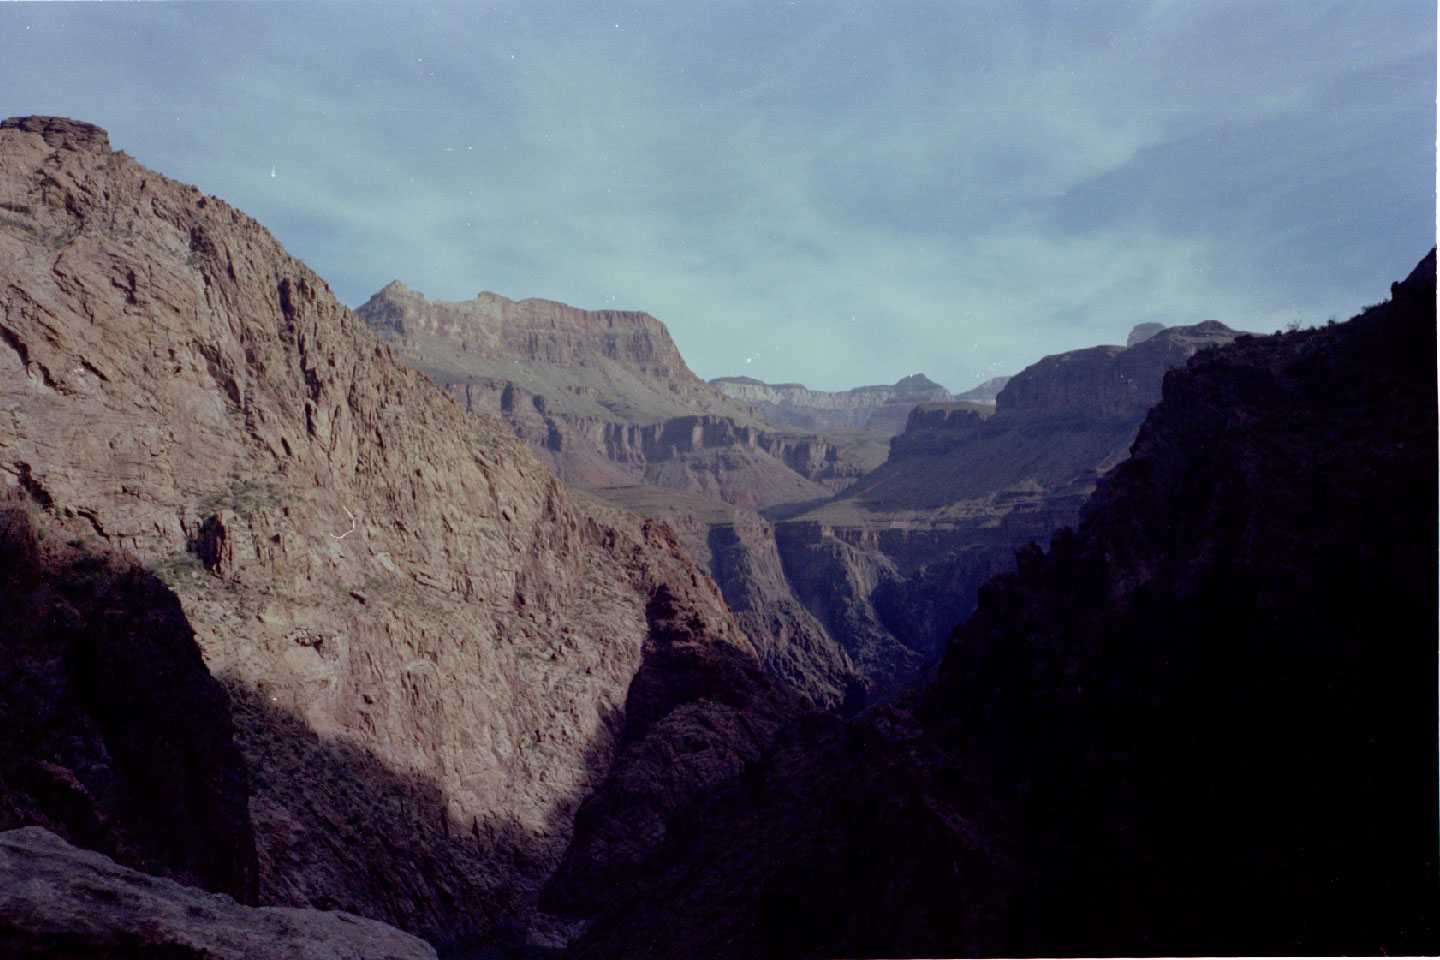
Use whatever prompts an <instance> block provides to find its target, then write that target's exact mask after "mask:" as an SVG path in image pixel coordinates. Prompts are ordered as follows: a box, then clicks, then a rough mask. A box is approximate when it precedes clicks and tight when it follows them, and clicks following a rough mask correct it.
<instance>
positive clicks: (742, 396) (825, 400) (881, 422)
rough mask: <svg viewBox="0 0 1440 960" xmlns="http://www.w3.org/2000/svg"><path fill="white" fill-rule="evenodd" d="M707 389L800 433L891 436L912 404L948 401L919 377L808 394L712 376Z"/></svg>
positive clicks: (798, 388) (797, 386) (787, 386)
mask: <svg viewBox="0 0 1440 960" xmlns="http://www.w3.org/2000/svg"><path fill="white" fill-rule="evenodd" d="M710 385H711V386H713V387H716V388H718V389H719V390H721V391H722V392H724V393H725V394H727V395H729V396H731V397H733V398H735V399H736V400H739V401H741V402H743V403H747V404H750V405H752V406H754V407H755V408H756V409H757V410H758V411H759V412H760V413H761V415H762V416H764V417H765V418H766V419H767V420H771V421H773V422H775V423H781V424H785V425H787V426H791V427H798V428H800V429H802V430H872V431H876V432H881V433H886V434H891V435H893V434H896V433H899V432H900V431H901V430H903V429H904V428H905V418H906V417H908V416H909V415H910V411H911V410H913V409H914V408H915V406H916V404H920V403H943V402H945V401H948V400H950V399H952V398H951V396H950V391H949V390H946V389H945V388H944V387H942V386H940V384H938V383H936V382H935V381H934V380H931V379H930V378H929V377H927V376H925V374H923V373H912V374H911V375H910V376H908V377H904V378H902V379H900V380H898V381H896V382H895V383H893V384H874V385H871V386H864V387H855V388H854V389H852V390H811V389H809V388H807V387H806V386H805V385H804V384H803V383H765V382H764V381H763V380H756V379H754V378H753V377H716V378H715V379H713V380H711V381H710Z"/></svg>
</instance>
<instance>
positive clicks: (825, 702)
mask: <svg viewBox="0 0 1440 960" xmlns="http://www.w3.org/2000/svg"><path fill="white" fill-rule="evenodd" d="M359 314H360V316H361V317H362V318H363V319H364V320H365V321H366V323H367V324H368V325H369V326H370V327H371V328H372V329H373V330H375V332H376V333H377V335H378V336H380V337H381V338H382V339H384V340H387V341H388V342H389V343H391V344H392V345H393V347H394V349H395V350H396V351H397V353H398V355H399V356H400V357H402V358H403V359H405V360H406V362H408V363H410V364H412V365H413V366H414V367H415V368H416V369H418V370H421V371H424V372H425V373H426V374H427V375H428V376H430V377H432V378H433V379H434V380H435V381H436V382H437V383H438V384H440V385H442V386H444V387H445V388H446V389H448V390H449V391H450V393H451V395H452V396H454V397H455V398H456V399H457V400H458V401H459V402H460V403H461V404H462V405H463V406H464V407H465V409H466V410H469V411H474V412H484V413H491V414H493V415H495V416H497V417H500V418H503V419H504V421H505V423H507V424H508V425H509V426H510V428H511V429H512V430H513V431H514V432H515V434H516V436H518V437H519V438H520V439H522V440H524V441H526V442H527V443H529V444H530V446H531V448H532V449H533V450H535V452H536V453H537V454H538V455H539V456H540V457H542V458H544V459H545V460H546V462H547V463H549V464H550V465H551V466H553V467H554V469H555V470H556V472H557V473H558V474H559V475H560V476H561V477H562V478H563V479H565V480H567V481H568V482H570V483H572V484H574V485H578V486H581V487H583V488H584V489H586V490H587V491H588V492H589V493H591V494H593V495H595V496H596V497H598V498H600V499H603V500H606V501H609V502H611V503H614V504H616V505H618V506H621V507H623V508H625V509H629V510H635V511H636V512H639V513H641V514H643V515H646V516H650V517H655V518H658V519H664V520H666V521H668V522H670V523H672V524H673V525H674V526H675V528H676V529H677V530H679V531H680V532H681V536H682V540H683V541H684V543H685V545H686V547H687V548H689V549H690V551H691V553H692V555H693V556H694V557H695V558H696V560H697V561H699V562H700V563H701V564H702V565H706V564H708V569H709V572H710V573H711V575H712V576H714V577H715V579H716V580H717V581H718V582H719V583H720V584H721V585H722V588H724V591H725V597H726V600H727V601H728V602H729V603H730V604H731V605H732V606H733V607H734V608H735V609H736V611H737V613H738V614H739V619H740V621H741V626H742V628H743V629H744V631H745V632H746V634H747V635H748V636H749V637H750V639H751V641H752V643H753V644H754V645H755V647H756V649H757V651H758V652H759V653H760V655H761V658H762V660H763V662H764V663H765V664H766V665H767V667H768V668H770V669H772V670H773V672H774V675H775V676H777V677H779V678H781V679H782V680H784V681H785V682H787V683H789V684H792V686H793V689H795V690H796V691H797V692H799V693H801V694H802V695H804V696H806V697H807V698H809V699H810V700H811V701H812V702H814V703H817V704H819V705H821V706H825V707H831V708H840V707H843V706H844V705H845V704H846V703H849V704H850V706H851V707H852V708H853V707H854V706H855V705H856V704H858V703H860V702H862V701H863V695H860V694H857V693H856V691H857V690H860V689H861V688H863V687H865V686H866V685H867V682H866V681H865V680H864V679H863V678H861V677H860V676H859V675H858V674H857V672H856V670H855V667H854V665H853V664H852V663H851V662H850V661H849V658H848V657H847V655H846V654H845V653H844V652H843V651H842V650H841V649H840V648H839V647H838V646H837V645H836V644H835V643H834V641H833V640H831V638H830V637H829V636H828V635H826V633H825V631H824V629H823V628H822V627H820V626H819V624H818V623H817V622H816V621H815V619H814V617H813V616H812V615H811V614H809V613H808V612H807V611H806V610H805V608H804V607H803V606H802V605H801V604H800V603H799V602H798V601H797V600H795V598H794V597H793V596H791V595H790V591H789V588H788V586H787V585H786V583H785V578H784V574H783V572H782V570H781V568H780V565H779V563H778V562H776V560H775V558H776V554H775V547H774V542H773V536H771V533H770V527H769V525H768V524H767V523H766V522H765V521H763V520H761V518H760V516H759V515H758V513H757V512H756V511H759V510H768V509H770V508H773V507H775V506H776V505H795V506H794V507H793V509H796V510H801V509H804V507H805V505H807V504H813V503H816V502H820V501H823V500H826V499H829V498H830V497H831V496H832V494H833V493H834V492H835V491H836V490H839V489H842V488H844V487H845V486H848V485H849V484H851V483H853V482H854V481H855V480H856V479H857V478H858V477H860V476H862V475H863V474H864V473H865V471H867V470H869V469H870V468H871V467H874V466H875V465H877V464H878V463H879V462H880V461H881V460H882V459H883V456H884V453H883V444H882V443H881V442H880V441H879V440H878V439H876V438H873V437H868V436H867V437H851V438H848V439H847V440H846V441H845V442H843V443H836V442H832V441H831V440H829V439H827V438H825V437H822V436H817V435H813V434H812V435H806V434H800V433H797V432H794V431H786V430H783V429H780V428H777V427H775V426H774V425H772V424H768V423H766V422H764V421H761V420H759V419H757V418H756V417H755V416H754V410H753V408H752V407H750V406H747V405H743V404H740V403H737V402H735V401H734V400H732V399H730V398H728V397H726V396H725V395H724V394H722V393H721V392H719V391H718V390H716V389H714V388H713V387H710V386H708V385H706V384H705V383H703V382H702V381H700V380H699V379H698V378H697V377H695V376H694V374H692V373H691V372H690V370H689V368H687V367H686V366H685V364H684V361H683V360H681V358H680V356H679V353H678V352H677V351H676V350H675V347H674V344H673V342H672V341H671V340H670V337H669V334H668V333H667V332H666V330H665V327H664V325H663V324H661V323H660V322H659V321H658V320H656V319H655V318H653V317H650V316H649V315H647V314H643V313H632V312H620V311H584V310H577V309H575V308H573V307H568V306H565V305H564V304H559V303H554V302H551V301H545V300H524V301H521V302H519V303H515V302H512V301H509V300H506V299H504V298H502V297H497V296H495V295H493V294H481V295H480V296H479V297H477V298H476V299H474V300H471V301H466V302H463V303H448V302H443V301H430V300H427V299H426V298H425V297H424V296H422V295H421V294H419V293H417V292H415V291H411V290H408V289H406V288H405V287H404V286H403V285H401V284H399V283H392V284H390V285H389V286H387V287H386V288H385V289H384V290H381V291H380V292H379V293H377V294H376V295H375V296H374V297H372V298H371V299H370V300H369V301H368V302H367V303H366V304H365V305H364V306H362V307H361V308H360V309H359ZM942 392H943V391H942ZM736 508H744V509H736ZM702 517H704V518H707V519H703V520H702V519H700V518H702ZM734 517H738V518H739V523H740V525H739V527H735V526H733V525H732V524H731V519H732V518H734ZM712 522H713V523H718V524H720V525H721V527H722V528H723V529H717V531H716V533H715V534H714V536H716V537H719V538H721V539H722V540H725V541H726V542H729V543H733V544H735V545H737V547H738V546H739V545H740V544H742V543H743V544H745V545H746V546H744V547H743V548H740V549H738V550H728V551H727V550H721V551H718V552H715V551H711V549H710V540H711V539H712V534H711V530H710V524H711V523H712ZM752 548H753V549H752ZM712 558H715V559H717V560H720V561H723V562H724V563H723V566H722V565H716V564H713V563H710V562H709V561H710V560H711V559H712ZM857 697H858V699H857ZM847 698H848V699H847Z"/></svg>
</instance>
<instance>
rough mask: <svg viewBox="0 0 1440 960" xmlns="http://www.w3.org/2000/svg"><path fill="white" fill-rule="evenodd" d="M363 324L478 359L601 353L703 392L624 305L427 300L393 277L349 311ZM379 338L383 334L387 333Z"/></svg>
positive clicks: (657, 332)
mask: <svg viewBox="0 0 1440 960" xmlns="http://www.w3.org/2000/svg"><path fill="white" fill-rule="evenodd" d="M356 312H357V313H358V314H359V315H360V316H361V317H363V318H364V319H365V321H366V323H367V324H369V325H370V327H371V329H373V330H375V331H376V332H377V333H380V334H387V333H388V334H391V335H393V337H394V339H397V340H400V341H401V342H404V343H415V344H417V345H418V344H419V343H421V342H424V341H427V340H428V341H439V342H441V343H443V344H445V345H446V347H447V348H453V347H459V349H460V351H461V352H462V353H464V354H467V355H471V356H474V357H476V358H478V359H482V360H511V359H514V358H516V357H523V358H525V359H526V360H529V361H532V362H541V363H554V364H560V365H571V364H577V363H583V362H585V361H588V360H596V359H604V360H610V361H614V363H615V364H616V365H617V366H619V367H623V368H625V369H628V370H631V371H633V372H635V373H637V374H640V375H641V376H645V377H650V378H652V379H656V380H665V381H674V382H675V383H677V384H679V385H681V386H682V388H683V387H690V388H691V389H692V391H693V392H694V393H696V394H699V393H704V392H705V391H704V389H703V384H702V383H701V381H700V379H699V378H698V377H696V376H695V375H694V374H693V373H691V372H690V368H689V367H687V366H686V365H685V361H684V360H683V359H681V357H680V351H679V350H677V349H676V348H675V344H674V342H673V341H672V340H671V339H670V332H669V331H668V330H666V329H665V326H664V324H662V323H661V322H660V321H659V320H656V319H655V318H654V317H652V316H650V315H649V314H647V313H639V312H636V311H629V310H579V309H576V308H575V307H571V306H569V305H567V304H563V303H556V302H554V301H551V300H534V299H531V300H521V301H519V302H518V303H517V302H516V301H513V300H507V299H506V298H504V297H501V296H497V295H496V294H493V293H480V294H477V295H476V297H475V299H474V300H467V301H464V302H459V303H448V302H445V301H438V300H437V301H431V300H427V299H425V296H424V294H422V293H420V292H418V291H415V290H410V289H408V288H407V287H406V286H405V285H404V284H402V283H400V282H399V281H398V280H397V281H394V282H392V283H390V284H389V285H388V286H386V287H385V288H384V289H382V290H381V291H380V292H379V293H377V294H375V295H374V296H373V297H371V298H370V300H369V301H368V302H367V303H365V304H364V305H363V306H362V307H361V308H360V309H359V310H357V311H356ZM387 339H389V338H388V337H387Z"/></svg>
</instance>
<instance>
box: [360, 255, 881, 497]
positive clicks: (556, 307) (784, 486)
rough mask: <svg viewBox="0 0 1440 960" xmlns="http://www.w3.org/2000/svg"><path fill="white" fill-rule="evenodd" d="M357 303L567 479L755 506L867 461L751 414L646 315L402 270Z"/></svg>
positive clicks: (374, 325) (381, 330) (827, 481)
mask: <svg viewBox="0 0 1440 960" xmlns="http://www.w3.org/2000/svg"><path fill="white" fill-rule="evenodd" d="M357 312H358V314H359V316H360V317H361V318H362V319H364V320H365V322H366V323H367V324H368V325H369V326H370V327H371V329H372V330H374V331H375V333H376V334H377V336H379V337H380V339H381V340H383V341H385V342H386V343H389V344H390V345H391V346H392V347H394V349H395V350H396V351H397V352H398V354H399V356H400V357H401V358H402V359H404V360H405V361H406V362H407V363H410V364H411V365H412V366H414V367H415V368H416V369H418V370H421V371H423V372H424V373H426V374H427V375H428V376H430V377H431V378H432V379H433V380H434V381H435V382H436V383H438V384H440V385H441V386H443V387H445V388H446V389H447V390H449V391H450V392H451V393H452V394H453V395H454V396H455V398H456V399H457V400H459V401H460V402H461V404H462V405H463V406H464V407H465V409H466V410H470V411H473V412H478V413H489V414H492V415H494V416H497V417H499V418H501V419H503V420H504V421H505V422H506V423H508V424H509V425H510V426H511V428H512V429H513V430H514V431H515V433H516V435H517V436H519V437H520V438H521V439H522V440H525V441H527V442H528V443H530V444H531V445H532V446H533V447H534V448H535V449H536V451H537V452H538V453H539V454H540V455H541V456H542V457H543V458H544V459H545V460H546V461H547V462H548V463H550V464H551V465H552V466H553V467H554V468H555V470H556V472H557V473H559V474H560V476H561V477H562V478H564V479H566V480H568V481H571V482H576V483H587V484H594V485H602V486H603V485H615V484H625V483H637V482H638V483H645V484H650V485H653V486H663V487H669V488H672V489H677V490H682V491H690V492H700V493H704V494H706V495H707V496H713V497H716V498H718V499H722V500H724V501H725V502H727V503H736V504H741V505H748V506H755V505H760V504H770V503H779V502H791V501H803V500H814V499H817V498H821V497H825V496H828V495H829V494H830V493H831V492H832V491H833V490H836V489H839V488H840V487H842V486H844V485H845V484H847V483H849V482H850V481H852V480H853V479H855V477H857V476H859V475H860V474H861V473H863V472H864V470H865V469H868V468H869V467H870V466H873V465H874V464H873V463H872V462H870V461H866V460H863V459H861V460H857V459H856V457H855V455H854V454H853V453H852V452H851V451H850V450H849V449H848V448H847V447H845V446H843V445H836V444H834V443H832V442H829V441H827V440H825V439H824V438H823V437H819V436H815V435H805V434H800V433H797V432H795V431H788V432H787V431H784V430H777V429H776V428H775V427H774V426H773V425H771V424H767V423H765V422H763V421H761V420H759V419H757V417H756V415H755V410H754V409H753V408H752V407H750V406H747V405H745V404H741V403H737V402H735V401H734V400H732V399H730V398H729V397H727V396H725V394H723V393H721V392H720V391H719V390H716V389H714V388H713V387H711V386H709V385H707V384H706V383H704V381H702V380H700V379H699V378H698V377H696V376H695V375H694V374H693V373H691V372H690V369H689V367H687V366H686V365H685V362H684V360H682V359H681V357H680V354H679V352H678V351H677V350H676V349H675V344H674V343H673V342H672V341H671V339H670V334H669V332H668V331H667V330H666V329H665V326H664V325H663V324H662V323H660V321H658V320H656V319H655V318H654V317H652V316H650V315H649V314H645V313H636V312H628V311H613V310H595V311H591V310H579V309H576V308H574V307H570V306H567V305H565V304H563V303H555V302H553V301H549V300H522V301H520V302H518V303H516V302H514V301H510V300H506V299H505V298H503V297H499V296H496V295H495V294H490V293H482V294H480V295H479V296H478V297H476V299H474V300H469V301H465V302H462V303H448V302H444V301H430V300H427V299H426V298H425V297H424V296H423V295H422V294H420V293H418V292H415V291H412V290H409V289H406V288H405V287H404V286H403V285H402V284H400V283H398V282H396V283H391V284H390V285H389V286H387V287H385V288H384V289H383V290H381V291H380V292H379V293H377V294H375V296H373V297H371V298H370V300H369V301H367V302H366V303H365V304H363V305H362V306H361V307H360V308H359V309H358V311H357Z"/></svg>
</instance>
